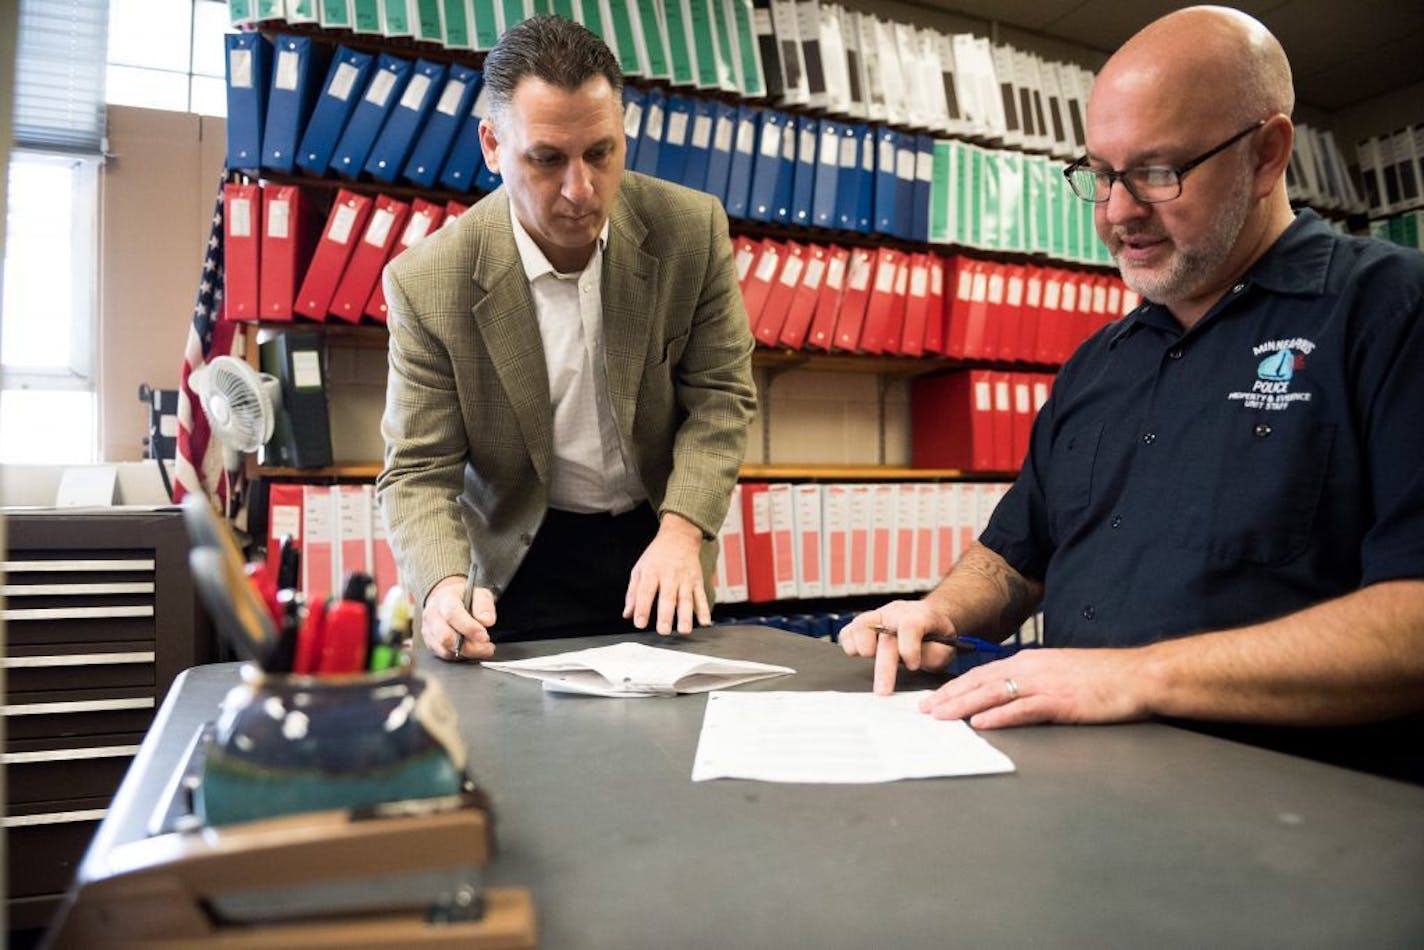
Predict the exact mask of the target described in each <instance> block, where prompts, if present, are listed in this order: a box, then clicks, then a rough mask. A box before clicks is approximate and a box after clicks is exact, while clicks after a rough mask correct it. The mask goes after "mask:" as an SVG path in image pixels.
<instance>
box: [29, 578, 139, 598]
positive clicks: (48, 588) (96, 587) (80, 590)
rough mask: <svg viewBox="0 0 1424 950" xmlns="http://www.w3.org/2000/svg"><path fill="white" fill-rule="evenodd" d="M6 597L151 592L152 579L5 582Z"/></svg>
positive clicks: (89, 595)
mask: <svg viewBox="0 0 1424 950" xmlns="http://www.w3.org/2000/svg"><path fill="white" fill-rule="evenodd" d="M3 590H4V594H5V596H6V597H60V596H71V597H77V596H88V597H92V596H95V595H98V594H152V593H153V592H154V584H153V581H138V582H136V583H133V584H6V585H5V587H4V588H3Z"/></svg>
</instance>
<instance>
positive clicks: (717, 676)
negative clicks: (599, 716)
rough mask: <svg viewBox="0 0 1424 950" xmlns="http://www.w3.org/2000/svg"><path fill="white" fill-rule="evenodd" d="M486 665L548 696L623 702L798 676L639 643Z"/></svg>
mask: <svg viewBox="0 0 1424 950" xmlns="http://www.w3.org/2000/svg"><path fill="white" fill-rule="evenodd" d="M484 666H485V667H486V668H487V669H491V670H499V671H501V672H504V673H513V674H514V675H516V676H527V677H529V678H531V679H536V680H542V681H543V682H544V689H545V690H547V691H549V692H558V693H585V694H588V695H590V696H617V697H622V698H625V699H626V698H632V697H639V696H673V695H676V694H677V693H705V692H708V691H709V690H714V689H726V688H728V687H732V686H740V685H741V684H743V683H750V682H752V681H753V680H762V679H767V678H768V677H771V676H785V675H787V674H788V673H795V672H796V671H795V670H793V669H791V668H790V667H788V666H773V665H771V664H770V663H754V662H752V661H750V660H727V659H723V658H721V657H715V656H700V655H698V654H695V653H684V652H682V651H680V650H664V649H657V648H655V647H650V646H644V645H643V644H641V643H615V644H613V645H612V646H606V647H594V648H592V649H588V650H574V651H573V652H570V653H556V654H554V655H553V656H540V657H532V658H530V659H527V660H510V661H508V662H503V663H501V662H495V661H486V662H485V663H484Z"/></svg>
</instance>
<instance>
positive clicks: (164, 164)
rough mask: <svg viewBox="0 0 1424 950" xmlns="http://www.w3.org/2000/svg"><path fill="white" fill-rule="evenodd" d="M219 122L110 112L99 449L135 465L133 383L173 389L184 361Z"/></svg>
mask: <svg viewBox="0 0 1424 950" xmlns="http://www.w3.org/2000/svg"><path fill="white" fill-rule="evenodd" d="M224 134H225V133H224V125H223V120H222V119H214V118H211V117H206V118H205V117H200V116H197V115H193V114H191V113H186V112H163V111H158V110H152V109H134V108H129V107H126V106H111V107H110V108H109V157H108V160H107V161H106V163H105V165H104V170H103V172H102V174H101V177H100V185H99V188H100V199H99V200H100V218H99V229H100V230H99V254H100V266H99V369H98V389H99V449H100V457H101V458H103V459H105V460H108V461H130V460H136V459H139V458H142V456H143V445H142V440H143V437H144V435H145V434H147V431H148V411H147V409H146V408H145V406H144V405H143V404H142V403H140V402H139V399H138V386H139V383H144V382H146V383H148V384H149V385H150V386H152V387H154V388H155V389H173V388H176V387H177V385H178V374H179V370H180V367H181V365H182V360H183V347H184V344H185V342H186V340H187V333H188V326H189V321H190V320H191V317H192V311H193V302H194V300H195V299H196V296H197V290H198V279H199V274H200V271H201V268H202V263H203V251H204V248H205V246H206V244H207V240H208V233H209V229H210V227H211V225H212V213H213V202H214V199H215V198H216V196H217V188H218V181H219V177H220V176H221V174H222V167H223V149H224Z"/></svg>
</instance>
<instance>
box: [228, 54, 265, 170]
mask: <svg viewBox="0 0 1424 950" xmlns="http://www.w3.org/2000/svg"><path fill="white" fill-rule="evenodd" d="M223 39H224V42H225V43H226V47H227V167H228V168H257V167H258V166H259V165H260V164H261V162H262V124H263V121H264V119H265V118H266V115H267V90H268V87H269V85H270V84H271V81H272V46H271V44H269V43H268V42H267V38H266V37H264V36H263V35H262V34H260V33H228V34H227V35H226V36H224V37H223Z"/></svg>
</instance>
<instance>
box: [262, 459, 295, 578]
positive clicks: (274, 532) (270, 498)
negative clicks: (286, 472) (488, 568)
mask: <svg viewBox="0 0 1424 950" xmlns="http://www.w3.org/2000/svg"><path fill="white" fill-rule="evenodd" d="M283 535H291V537H292V542H293V543H294V544H295V545H296V548H297V550H298V551H300V550H301V549H302V486H301V485H296V484H292V483H290V482H272V483H270V486H269V487H268V489H267V570H269V571H271V572H272V576H273V577H276V576H277V574H278V572H279V571H280V570H281V567H282V560H281V558H282V551H281V548H282V536H283Z"/></svg>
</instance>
